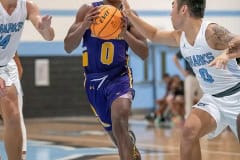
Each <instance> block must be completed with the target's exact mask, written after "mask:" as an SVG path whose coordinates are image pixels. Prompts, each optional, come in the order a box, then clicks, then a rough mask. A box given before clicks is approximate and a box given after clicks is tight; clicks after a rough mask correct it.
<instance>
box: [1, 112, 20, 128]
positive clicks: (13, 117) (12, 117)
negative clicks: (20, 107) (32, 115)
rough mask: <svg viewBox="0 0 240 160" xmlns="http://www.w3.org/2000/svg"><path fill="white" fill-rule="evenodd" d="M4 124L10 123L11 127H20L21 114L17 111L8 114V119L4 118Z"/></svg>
mask: <svg viewBox="0 0 240 160" xmlns="http://www.w3.org/2000/svg"><path fill="white" fill-rule="evenodd" d="M4 125H8V126H10V127H11V128H19V127H20V126H21V121H20V114H19V113H17V112H12V113H10V114H8V115H7V117H6V119H4Z"/></svg>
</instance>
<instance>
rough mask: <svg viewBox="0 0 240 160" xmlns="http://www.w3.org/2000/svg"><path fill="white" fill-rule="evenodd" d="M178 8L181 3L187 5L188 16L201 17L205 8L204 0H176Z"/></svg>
mask: <svg viewBox="0 0 240 160" xmlns="http://www.w3.org/2000/svg"><path fill="white" fill-rule="evenodd" d="M177 1H178V9H180V8H181V7H182V6H183V5H187V6H188V8H189V10H190V16H192V17H195V18H203V17H204V12H205V8H206V0H177Z"/></svg>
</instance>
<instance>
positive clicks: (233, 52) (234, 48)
mask: <svg viewBox="0 0 240 160" xmlns="http://www.w3.org/2000/svg"><path fill="white" fill-rule="evenodd" d="M227 54H228V56H229V58H239V57H240V36H236V37H234V38H233V39H232V40H231V41H230V42H229V47H228V51H227Z"/></svg>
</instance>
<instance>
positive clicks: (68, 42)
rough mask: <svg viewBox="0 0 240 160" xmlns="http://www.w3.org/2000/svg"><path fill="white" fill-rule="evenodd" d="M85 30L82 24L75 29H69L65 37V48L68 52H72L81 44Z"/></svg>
mask: <svg viewBox="0 0 240 160" xmlns="http://www.w3.org/2000/svg"><path fill="white" fill-rule="evenodd" d="M85 32H86V28H84V27H83V26H82V25H80V26H79V27H77V28H76V29H75V30H72V31H71V30H70V31H69V33H68V35H67V36H66V37H65V39H64V49H65V51H66V52H67V53H71V52H72V51H73V50H74V49H76V48H77V47H78V46H79V44H80V42H81V40H82V38H83V35H84V33H85Z"/></svg>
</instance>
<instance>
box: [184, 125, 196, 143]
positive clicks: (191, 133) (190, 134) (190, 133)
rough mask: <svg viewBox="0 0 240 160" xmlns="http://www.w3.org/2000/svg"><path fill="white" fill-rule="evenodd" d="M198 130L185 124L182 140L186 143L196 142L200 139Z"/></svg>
mask: <svg viewBox="0 0 240 160" xmlns="http://www.w3.org/2000/svg"><path fill="white" fill-rule="evenodd" d="M198 135H199V134H198V129H197V128H196V127H195V126H194V125H190V124H185V125H184V127H183V130H182V139H183V140H186V141H195V140H197V139H198V138H199V137H198Z"/></svg>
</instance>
